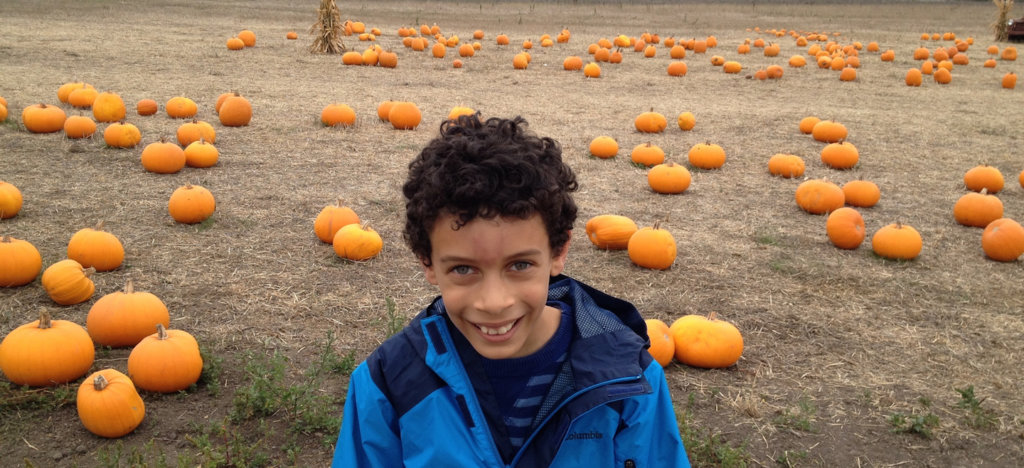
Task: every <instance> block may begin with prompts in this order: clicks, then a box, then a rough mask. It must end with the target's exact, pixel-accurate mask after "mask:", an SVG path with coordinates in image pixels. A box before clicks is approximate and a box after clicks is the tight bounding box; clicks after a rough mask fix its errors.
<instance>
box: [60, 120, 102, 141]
mask: <svg viewBox="0 0 1024 468" xmlns="http://www.w3.org/2000/svg"><path fill="white" fill-rule="evenodd" d="M93 133H96V122H95V121H93V120H92V119H91V118H89V117H86V116H84V115H72V116H70V117H68V118H67V120H65V121H64V136H66V137H68V138H72V139H78V138H88V137H91V136H92V134H93Z"/></svg>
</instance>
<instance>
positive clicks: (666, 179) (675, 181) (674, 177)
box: [647, 161, 691, 194]
mask: <svg viewBox="0 0 1024 468" xmlns="http://www.w3.org/2000/svg"><path fill="white" fill-rule="evenodd" d="M690 181H691V176H690V171H689V170H688V169H686V167H684V166H681V165H679V164H676V163H674V162H671V161H669V162H667V163H662V164H658V165H656V166H654V167H652V168H651V170H650V171H648V172H647V184H648V185H650V186H651V190H654V191H655V192H658V193H665V194H675V193H683V192H685V191H686V189H687V188H689V187H690Z"/></svg>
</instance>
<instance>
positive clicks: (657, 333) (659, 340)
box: [644, 319, 676, 367]
mask: <svg viewBox="0 0 1024 468" xmlns="http://www.w3.org/2000/svg"><path fill="white" fill-rule="evenodd" d="M644 322H645V323H646V324H647V338H648V340H649V341H650V346H649V347H648V348H647V352H648V353H650V355H651V357H652V358H654V360H655V361H658V364H661V367H665V366H667V365H669V364H671V363H672V358H673V357H674V356H675V354H676V343H675V339H673V338H672V334H671V333H669V329H668V324H666V323H665V322H662V321H661V320H658V319H647V320H644Z"/></svg>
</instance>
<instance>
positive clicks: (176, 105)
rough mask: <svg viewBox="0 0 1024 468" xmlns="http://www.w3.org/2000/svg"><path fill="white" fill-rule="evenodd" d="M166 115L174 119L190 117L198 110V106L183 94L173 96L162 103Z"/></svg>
mask: <svg viewBox="0 0 1024 468" xmlns="http://www.w3.org/2000/svg"><path fill="white" fill-rule="evenodd" d="M164 109H166V110H167V115H168V116H170V117H172V118H175V119H191V118H192V117H195V115H196V112H199V106H197V105H196V102H195V101H193V100H192V99H189V98H187V97H184V96H175V97H172V98H170V99H168V100H167V104H165V105H164Z"/></svg>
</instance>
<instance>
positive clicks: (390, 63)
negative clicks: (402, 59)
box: [377, 50, 398, 68]
mask: <svg viewBox="0 0 1024 468" xmlns="http://www.w3.org/2000/svg"><path fill="white" fill-rule="evenodd" d="M377 65H380V66H382V67H384V68H395V67H397V66H398V54H397V53H395V52H392V51H390V50H384V51H381V52H380V53H379V54H377Z"/></svg>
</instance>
